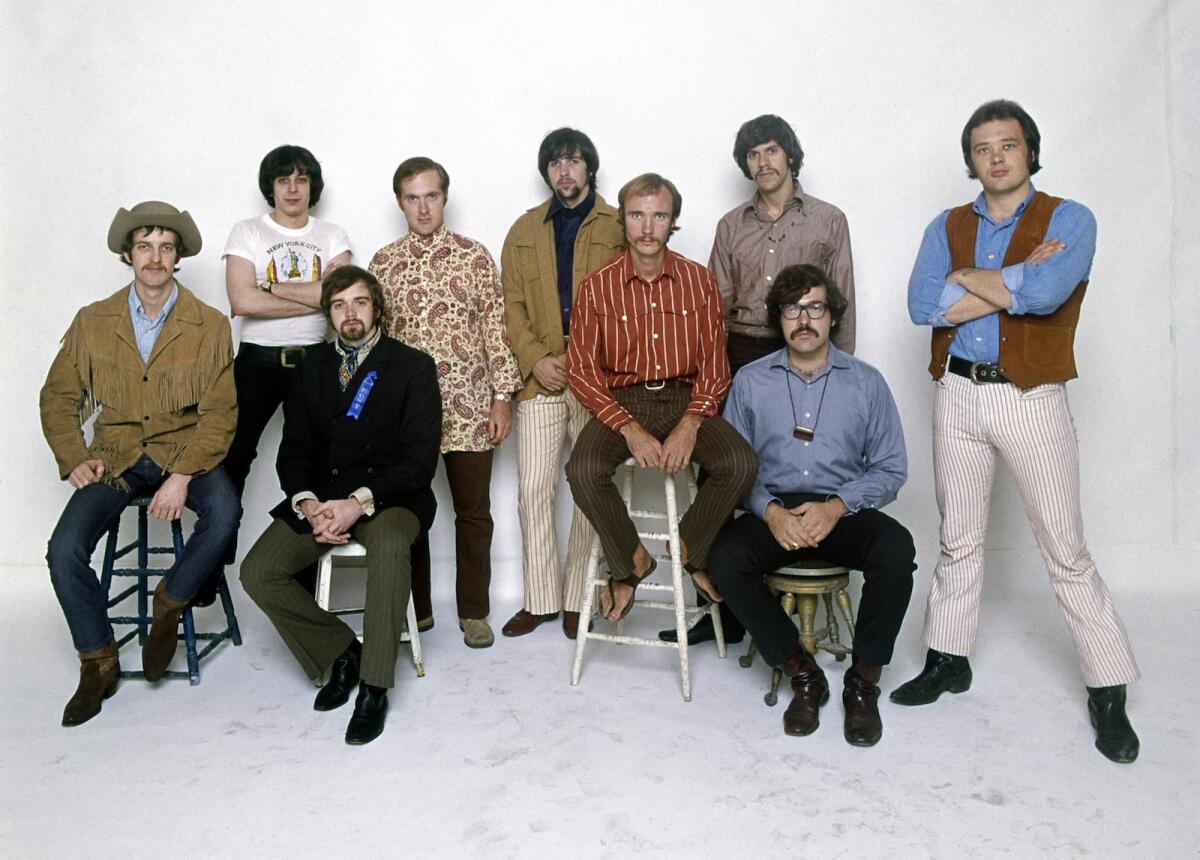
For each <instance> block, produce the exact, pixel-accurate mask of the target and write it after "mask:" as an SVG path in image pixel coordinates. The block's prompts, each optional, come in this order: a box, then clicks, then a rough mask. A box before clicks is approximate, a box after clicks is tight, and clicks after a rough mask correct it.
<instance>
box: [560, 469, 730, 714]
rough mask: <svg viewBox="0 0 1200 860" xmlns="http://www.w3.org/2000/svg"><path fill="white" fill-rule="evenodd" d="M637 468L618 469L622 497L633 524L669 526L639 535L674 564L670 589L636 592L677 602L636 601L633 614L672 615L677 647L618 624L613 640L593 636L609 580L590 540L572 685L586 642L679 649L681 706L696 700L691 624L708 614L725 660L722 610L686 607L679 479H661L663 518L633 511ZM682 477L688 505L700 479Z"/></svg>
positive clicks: (650, 586)
mask: <svg viewBox="0 0 1200 860" xmlns="http://www.w3.org/2000/svg"><path fill="white" fill-rule="evenodd" d="M635 468H637V461H636V460H634V459H633V458H632V457H631V458H630V459H628V460H626V461H625V462H624V463H623V464H622V465H621V466H619V467H618V469H624V470H625V473H624V476H623V478H624V479H623V482H622V490H621V497H622V498H623V499H624V500H625V508H626V510H628V511H629V516H630V517H631V518H632V519H635V520H637V519H641V520H665V521H666V523H667V531H665V532H652V531H644V530H639V531H638V537H639V538H640V539H641V540H643V541H647V540H651V541H662V542H664V543H666V544H667V547H668V554H666V555H655V558H657V559H660V560H662V561H669V562H670V563H671V584H670V585H664V584H659V583H653V582H649V581H648V580H647V581H643V582H642V584H641V585H639V586H638V594H639V595H641V594H644V593H645V592H647V591H652V592H663V591H669V592H671V593H672V596H673V600H672V601H671V602H670V603H668V602H666V601H656V600H642V599H640V598H636V597H635V600H634V606H635V608H636V607H640V608H643V609H665V610H667V611H670V612H674V613H675V633H676V637H677V638H676V641H675V642H663V641H661V640H660V639H649V638H646V637H644V636H626V635H625V632H624V628H625V625H624V621H618V622H617V632H616V633H615V634H614V633H593V632H591V630H590V626H591V625H590V624H589V623H588V622H589V620H590V619H591V617H592V611H593V609H592V608H593V606H594V604H595V601H596V589H597V588H598V587H599V586H601V585H603V584H605V583H606V582H607V578H606V577H601V576H599V575H597V574H598V573H599V571H600V560H601V558H602V552H601V548H600V536H599V535H597V536H596V537H594V538H593V539H592V552H591V556H590V557H589V559H588V567H587V574H586V576H585V577H584V588H583V604H582V605H581V606H580V608H579V619H580V622H579V634H578V636H577V637H576V638H575V661H574V664H573V665H572V667H571V684H572V685H576V684H578V683H579V674H580V672H581V671H582V668H583V651H584V648H586V647H587V640H589V639H598V640H600V641H602V642H613V643H616V644H618V645H648V646H651V647H654V648H677V649H679V677H680V680H681V682H682V684H683V700H684V701H685V702H690V701H691V700H692V681H691V672H690V669H689V668H688V645H687V631H688V629H689V628H690V627H691V625H692V624H694V623H695V622H696V621H698V620H699V619H700V618H701V617H702V616H703V615H705V614H706V613H707V614H708V615H709V616H711V617H712V622H713V630H714V632H715V633H716V639H717V654H719V655H720V656H721V658H722V659H723V658H724V657H725V634H724V631H723V630H722V629H721V613H720V607H719V605H718V604H715V603H710V604H708V605H706V606H694V607H689V606H688V605H687V601H686V600H685V599H684V594H683V565H682V564H681V563H680V560H679V558H680V557H679V514H678V510H677V508H676V503H675V476H674V475H665V476H664V478H663V492H664V495H665V496H666V507H667V509H666V511H665V512H664V511H656V510H641V509H635V508H634V507H633V476H634V469H635ZM683 474H684V475H686V477H687V487H688V493H689V503H690V499H693V498H695V496H696V476H695V474H694V473H693V471H692V467H691V466H688V467H687V468H685V469H684V470H683ZM614 477H615V476H614Z"/></svg>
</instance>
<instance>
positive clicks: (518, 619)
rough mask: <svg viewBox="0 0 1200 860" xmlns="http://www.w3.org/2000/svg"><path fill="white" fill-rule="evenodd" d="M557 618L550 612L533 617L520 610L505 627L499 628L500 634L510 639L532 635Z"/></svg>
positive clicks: (530, 613)
mask: <svg viewBox="0 0 1200 860" xmlns="http://www.w3.org/2000/svg"><path fill="white" fill-rule="evenodd" d="M557 617H558V613H557V612H551V613H549V614H547V615H534V614H533V613H532V612H526V611H525V610H524V609H522V610H521V611H520V612H518V613H517V614H516V615H514V616H513V617H512V618H510V619H508V621H507V622H506V623H505V625H504V626H503V627H501V628H500V632H501V633H503V634H504V635H505V636H510V637H511V636H524V635H525V634H526V633H532V632H533V631H534V630H537V629H538V627H540V626H541V625H543V624H545V623H546V622H547V621H553V620H554V619H555V618H557Z"/></svg>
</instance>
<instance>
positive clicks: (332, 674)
mask: <svg viewBox="0 0 1200 860" xmlns="http://www.w3.org/2000/svg"><path fill="white" fill-rule="evenodd" d="M361 663H362V643H361V642H359V641H358V640H357V639H355V640H354V641H353V642H351V643H350V646H349V647H348V648H347V649H346V650H345V651H343V652H342V654H341V656H340V657H338V658H337V659H336V660H334V661H333V666H332V667H330V669H329V680H328V681H327V682H326V683H325V686H324V687H322V688H321V689H320V690H318V691H317V698H316V700H315V701H314V702H313V710H314V711H332V710H333V709H334V708H340V707H341V706H342V705H344V704H346V702H348V701H349V700H350V693H351V691H353V690H354V688H355V687H357V686H358V672H359V668H360V666H361Z"/></svg>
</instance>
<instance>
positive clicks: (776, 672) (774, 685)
mask: <svg viewBox="0 0 1200 860" xmlns="http://www.w3.org/2000/svg"><path fill="white" fill-rule="evenodd" d="M782 680H783V670H782V669H780V668H778V667H776V668H774V669H772V670H771V689H770V690H769V691H768V692H767V694H766V695H765V696H763V701H764V702H766V703H767V706H768V707H771V708H773V707H775V703H776V702H778V701H779V684H780V682H781V681H782Z"/></svg>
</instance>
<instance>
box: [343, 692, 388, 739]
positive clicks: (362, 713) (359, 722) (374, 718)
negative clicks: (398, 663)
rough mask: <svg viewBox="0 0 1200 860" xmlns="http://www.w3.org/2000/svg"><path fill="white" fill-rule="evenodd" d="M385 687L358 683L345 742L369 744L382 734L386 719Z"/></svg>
mask: <svg viewBox="0 0 1200 860" xmlns="http://www.w3.org/2000/svg"><path fill="white" fill-rule="evenodd" d="M387 709H388V700H387V687H376V686H374V685H373V684H366V683H363V684H359V686H358V698H357V699H355V700H354V716H352V717H350V725H348V726H346V743H348V744H354V745H356V746H357V745H360V744H369V743H370V742H371V741H373V740H375V738H377V737H379V736H380V735H381V734H383V722H384V720H385V719H387Z"/></svg>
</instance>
